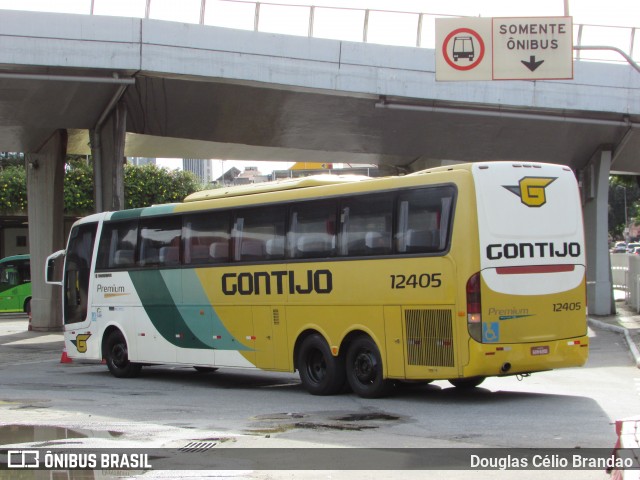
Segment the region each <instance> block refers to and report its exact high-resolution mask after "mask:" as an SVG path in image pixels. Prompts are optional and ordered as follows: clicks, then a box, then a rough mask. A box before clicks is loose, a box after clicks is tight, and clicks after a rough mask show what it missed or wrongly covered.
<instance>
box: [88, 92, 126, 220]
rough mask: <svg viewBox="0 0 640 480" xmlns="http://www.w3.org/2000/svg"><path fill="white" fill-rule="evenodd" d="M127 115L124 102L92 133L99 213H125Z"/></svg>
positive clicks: (96, 207)
mask: <svg viewBox="0 0 640 480" xmlns="http://www.w3.org/2000/svg"><path fill="white" fill-rule="evenodd" d="M126 128H127V111H126V107H125V104H124V103H123V102H120V103H118V105H117V106H116V108H114V109H113V111H112V112H111V113H110V114H109V115H108V116H107V117H106V118H105V120H104V122H102V123H101V124H99V125H98V126H97V127H96V128H95V129H94V130H92V131H91V132H90V137H91V153H92V155H93V160H94V162H93V173H94V186H95V188H94V200H95V210H96V212H104V211H115V210H122V209H124V163H125V162H126V158H125V156H124V145H125V134H126Z"/></svg>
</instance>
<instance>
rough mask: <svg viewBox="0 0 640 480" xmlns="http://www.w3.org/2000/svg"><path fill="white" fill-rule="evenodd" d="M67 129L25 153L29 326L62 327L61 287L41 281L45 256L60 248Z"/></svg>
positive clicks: (62, 229) (62, 244)
mask: <svg viewBox="0 0 640 480" xmlns="http://www.w3.org/2000/svg"><path fill="white" fill-rule="evenodd" d="M66 154H67V131H66V130H57V131H56V132H54V133H53V135H51V137H49V139H48V140H47V142H46V143H45V144H44V145H43V146H42V147H41V148H40V150H39V151H37V152H36V153H27V154H26V156H25V163H26V169H27V199H28V208H27V213H28V215H29V245H30V253H31V291H32V297H31V312H32V321H31V326H32V328H33V330H36V331H60V330H62V300H61V296H62V291H61V290H62V289H61V288H60V287H57V286H52V285H47V284H45V282H44V264H45V261H46V258H47V256H49V255H50V254H51V253H53V252H56V251H58V250H61V249H63V248H64V240H65V239H64V217H63V214H64V198H63V183H64V161H65V157H66Z"/></svg>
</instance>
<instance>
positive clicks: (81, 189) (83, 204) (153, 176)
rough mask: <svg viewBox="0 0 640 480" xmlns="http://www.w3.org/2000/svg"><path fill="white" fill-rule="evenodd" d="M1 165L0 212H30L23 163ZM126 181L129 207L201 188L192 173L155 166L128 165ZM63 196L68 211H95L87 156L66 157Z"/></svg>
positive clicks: (167, 200) (164, 200)
mask: <svg viewBox="0 0 640 480" xmlns="http://www.w3.org/2000/svg"><path fill="white" fill-rule="evenodd" d="M1 165H2V162H1V159H0V211H1V212H4V213H14V214H17V213H22V214H24V213H25V212H26V211H27V175H26V171H25V168H24V163H23V164H20V165H17V166H6V167H2V166H1ZM124 184H125V205H126V208H139V207H148V206H150V205H154V204H162V203H171V202H181V201H182V200H184V198H185V197H186V196H187V195H190V194H192V193H194V192H196V191H198V190H200V189H201V188H202V186H201V185H200V183H199V181H198V178H197V177H196V176H195V175H194V174H193V173H191V172H186V171H180V170H173V171H169V170H167V169H165V168H160V167H158V166H156V165H144V166H142V167H136V166H133V165H125V169H124ZM63 195H64V212H65V214H68V215H87V214H89V213H93V211H94V199H93V166H92V165H90V164H89V162H87V159H86V158H85V157H70V158H68V159H67V164H66V165H65V176H64V194H63Z"/></svg>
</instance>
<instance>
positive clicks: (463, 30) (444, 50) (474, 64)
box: [442, 28, 484, 70]
mask: <svg viewBox="0 0 640 480" xmlns="http://www.w3.org/2000/svg"><path fill="white" fill-rule="evenodd" d="M459 33H468V34H469V35H473V36H474V37H475V38H476V40H477V41H478V43H479V44H480V53H479V54H478V57H477V58H476V61H475V62H472V63H470V64H469V65H467V66H464V67H463V66H462V65H457V64H456V63H454V61H453V60H451V59H450V58H449V55H448V52H447V45H449V40H451V39H452V38H453V37H454V36H456V35H457V34H459ZM442 55H443V56H444V59H445V60H446V62H447V63H448V64H449V66H451V67H452V68H455V69H456V70H471V69H472V68H475V67H477V66H478V65H479V64H480V62H481V61H482V58H483V57H484V42H483V41H482V37H481V36H480V35H479V34H478V32H476V31H475V30H471V29H470V28H458V29H456V30H454V31H453V32H451V33H450V34H449V35H447V38H445V39H444V43H443V44H442Z"/></svg>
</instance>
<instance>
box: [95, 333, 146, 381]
mask: <svg viewBox="0 0 640 480" xmlns="http://www.w3.org/2000/svg"><path fill="white" fill-rule="evenodd" d="M104 359H105V360H106V362H107V368H108V369H109V371H110V372H111V374H112V375H113V376H114V377H118V378H131V377H136V376H138V374H139V373H140V370H141V369H142V365H140V364H139V363H132V362H130V361H129V350H128V348H127V341H126V340H125V339H124V335H122V332H120V331H119V330H114V331H113V332H111V333H110V334H109V336H108V337H107V341H106V343H105V348H104Z"/></svg>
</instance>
